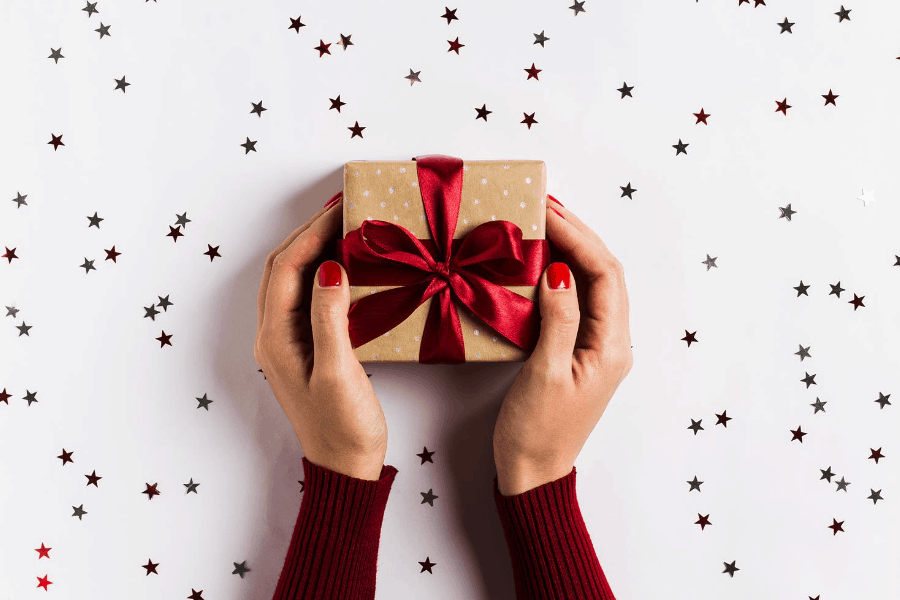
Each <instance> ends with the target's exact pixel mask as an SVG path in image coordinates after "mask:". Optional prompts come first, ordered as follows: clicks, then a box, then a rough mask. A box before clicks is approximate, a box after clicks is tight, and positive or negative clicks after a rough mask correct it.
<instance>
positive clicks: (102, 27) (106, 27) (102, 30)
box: [94, 21, 112, 40]
mask: <svg viewBox="0 0 900 600" xmlns="http://www.w3.org/2000/svg"><path fill="white" fill-rule="evenodd" d="M110 27H111V25H104V24H103V21H100V27H99V28H97V29H95V30H94V31H99V32H100V39H101V40H102V39H103V36H104V35H109V36H110V37H112V36H111V35H110V33H109V28H110Z"/></svg>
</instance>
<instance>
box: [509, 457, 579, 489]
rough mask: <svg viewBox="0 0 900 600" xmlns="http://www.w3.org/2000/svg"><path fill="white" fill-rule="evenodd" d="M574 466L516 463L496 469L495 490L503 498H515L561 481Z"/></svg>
mask: <svg viewBox="0 0 900 600" xmlns="http://www.w3.org/2000/svg"><path fill="white" fill-rule="evenodd" d="M573 468H574V465H562V466H559V465H557V466H556V467H539V466H533V465H526V464H524V463H516V464H514V465H511V466H504V467H499V466H498V467H497V489H499V490H500V493H501V494H503V495H504V496H515V495H518V494H522V493H525V492H527V491H529V490H533V489H534V488H537V487H540V486H542V485H545V484H547V483H550V482H551V481H556V480H557V479H562V478H563V477H565V476H566V475H568V474H569V473H571V472H572V469H573Z"/></svg>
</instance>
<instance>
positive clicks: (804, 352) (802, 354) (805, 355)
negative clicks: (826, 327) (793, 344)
mask: <svg viewBox="0 0 900 600" xmlns="http://www.w3.org/2000/svg"><path fill="white" fill-rule="evenodd" d="M797 345H798V346H800V350H799V351H797V352H794V354H797V355H799V356H800V362H803V359H804V358H810V357H811V356H812V355H811V354H810V353H809V349H810V348H812V346H807V347H806V348H804V347H803V345H802V344H797Z"/></svg>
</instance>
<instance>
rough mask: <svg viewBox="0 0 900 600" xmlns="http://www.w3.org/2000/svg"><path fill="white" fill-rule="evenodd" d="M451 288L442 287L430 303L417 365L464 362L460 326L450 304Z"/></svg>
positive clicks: (451, 303)
mask: <svg viewBox="0 0 900 600" xmlns="http://www.w3.org/2000/svg"><path fill="white" fill-rule="evenodd" d="M451 296H452V294H451V290H450V287H449V286H447V287H445V288H444V289H443V290H442V291H441V292H440V293H439V294H438V295H437V297H436V298H433V299H432V301H431V308H430V309H429V310H428V318H427V319H426V321H425V328H424V329H423V330H422V345H421V347H420V349H419V362H420V363H423V364H458V363H464V362H466V351H465V346H464V343H463V334H462V325H460V322H459V314H458V313H457V312H456V305H454V303H453V299H452V297H451Z"/></svg>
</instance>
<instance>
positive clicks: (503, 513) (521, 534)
mask: <svg viewBox="0 0 900 600" xmlns="http://www.w3.org/2000/svg"><path fill="white" fill-rule="evenodd" d="M575 475H576V471H575V467H572V471H571V472H570V473H569V474H568V475H566V476H565V477H562V478H560V479H557V480H555V481H550V482H548V483H545V484H543V485H541V486H538V487H536V488H533V489H530V490H528V491H526V492H522V493H521V494H515V495H512V496H504V495H503V494H501V493H500V488H499V485H498V483H497V477H494V502H495V504H496V505H497V512H498V514H499V515H500V522H501V523H502V525H503V534H504V536H505V538H506V545H507V546H508V547H509V555H510V558H511V559H512V567H513V576H514V578H515V583H516V598H517V600H525V599H528V600H537V599H540V600H574V599H578V600H615V596H614V595H613V593H612V590H611V589H610V587H609V582H608V581H607V580H606V576H605V575H604V573H603V569H602V568H601V567H600V562H599V561H598V560H597V554H596V552H595V551H594V546H593V544H592V543H591V538H590V535H588V531H587V528H586V527H585V524H584V519H583V518H582V515H581V508H580V507H579V506H578V498H577V496H576V493H575Z"/></svg>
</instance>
